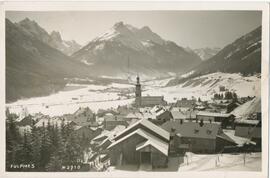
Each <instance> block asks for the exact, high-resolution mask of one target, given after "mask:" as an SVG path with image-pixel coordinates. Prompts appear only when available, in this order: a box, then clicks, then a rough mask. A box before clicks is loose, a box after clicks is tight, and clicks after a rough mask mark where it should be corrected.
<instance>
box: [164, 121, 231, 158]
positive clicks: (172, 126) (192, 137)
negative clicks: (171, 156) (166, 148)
mask: <svg viewBox="0 0 270 178" xmlns="http://www.w3.org/2000/svg"><path fill="white" fill-rule="evenodd" d="M161 127H162V128H163V129H165V130H167V131H168V132H170V153H174V152H177V153H184V152H185V151H190V152H194V153H216V152H219V151H221V150H222V149H223V148H224V146H227V145H236V144H235V143H234V141H233V140H232V139H230V138H229V137H228V136H226V135H225V134H224V133H223V132H222V129H221V127H220V123H204V122H203V121H201V122H190V121H189V122H185V121H181V122H176V121H169V122H166V123H164V124H163V125H162V126H161Z"/></svg>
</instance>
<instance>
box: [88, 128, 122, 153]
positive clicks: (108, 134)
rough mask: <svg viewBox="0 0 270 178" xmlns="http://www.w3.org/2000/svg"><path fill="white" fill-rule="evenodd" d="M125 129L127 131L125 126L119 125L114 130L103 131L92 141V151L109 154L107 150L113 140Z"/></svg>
mask: <svg viewBox="0 0 270 178" xmlns="http://www.w3.org/2000/svg"><path fill="white" fill-rule="evenodd" d="M124 129H126V127H125V126H123V125H118V126H116V127H115V128H114V129H113V130H110V131H108V130H103V131H102V132H101V133H100V134H99V135H97V136H96V137H95V138H93V139H92V140H91V145H92V149H93V150H94V151H96V152H104V153H107V150H106V148H107V147H108V146H109V145H110V144H111V143H112V140H113V138H114V137H115V136H116V135H117V134H118V133H119V132H121V131H123V130H124Z"/></svg>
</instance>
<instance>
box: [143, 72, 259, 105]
mask: <svg viewBox="0 0 270 178" xmlns="http://www.w3.org/2000/svg"><path fill="white" fill-rule="evenodd" d="M220 86H225V88H226V89H228V90H229V91H233V92H236V93H237V95H238V96H240V97H245V96H259V95H260V90H261V89H260V78H259V77H256V76H250V77H243V76H241V75H240V74H229V73H221V72H217V73H212V74H208V75H202V76H200V77H196V78H192V79H190V80H188V81H186V82H184V83H181V84H178V85H175V86H167V87H160V88H155V89H150V88H151V87H150V88H148V90H147V91H145V92H144V93H143V94H144V95H163V96H164V97H165V100H167V101H169V102H173V101H175V100H177V99H181V98H192V97H196V98H198V97H200V98H201V99H205V100H209V99H210V98H212V97H213V95H214V94H215V93H217V92H219V87H220ZM146 89H147V88H146Z"/></svg>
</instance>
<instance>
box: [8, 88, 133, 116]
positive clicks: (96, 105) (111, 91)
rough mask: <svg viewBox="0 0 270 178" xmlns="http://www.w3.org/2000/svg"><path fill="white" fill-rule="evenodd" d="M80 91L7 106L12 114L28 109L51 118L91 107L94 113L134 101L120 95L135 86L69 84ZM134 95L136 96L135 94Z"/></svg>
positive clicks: (20, 101)
mask: <svg viewBox="0 0 270 178" xmlns="http://www.w3.org/2000/svg"><path fill="white" fill-rule="evenodd" d="M76 86H77V87H78V86H80V87H78V89H74V90H69V89H64V90H63V91H60V92H58V93H55V94H52V95H50V96H44V97H34V98H29V99H25V100H19V101H17V102H14V103H11V104H7V107H9V109H10V111H11V112H14V113H20V112H21V110H22V108H23V107H26V108H27V110H28V112H29V113H30V114H34V113H38V112H41V113H43V114H47V115H50V116H57V115H63V114H68V113H73V112H75V111H76V110H77V109H78V108H79V107H87V106H88V107H89V108H91V109H92V110H93V111H97V110H98V109H109V108H117V107H118V106H119V105H120V106H121V105H126V104H130V103H132V102H133V100H134V99H132V98H131V99H128V97H126V96H122V95H119V93H120V91H123V90H125V89H127V90H128V89H132V87H133V85H128V84H118V83H112V84H110V85H107V86H103V85H78V84H68V85H67V87H68V88H69V87H74V88H75V87H76ZM132 94H133V93H132ZM133 95H134V94H133Z"/></svg>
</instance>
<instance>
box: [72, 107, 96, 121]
mask: <svg viewBox="0 0 270 178" xmlns="http://www.w3.org/2000/svg"><path fill="white" fill-rule="evenodd" d="M73 115H74V118H75V122H95V121H96V115H95V113H93V111H92V110H91V109H90V108H89V107H85V108H82V107H80V108H79V109H78V110H77V111H75V113H74V114H73Z"/></svg>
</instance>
